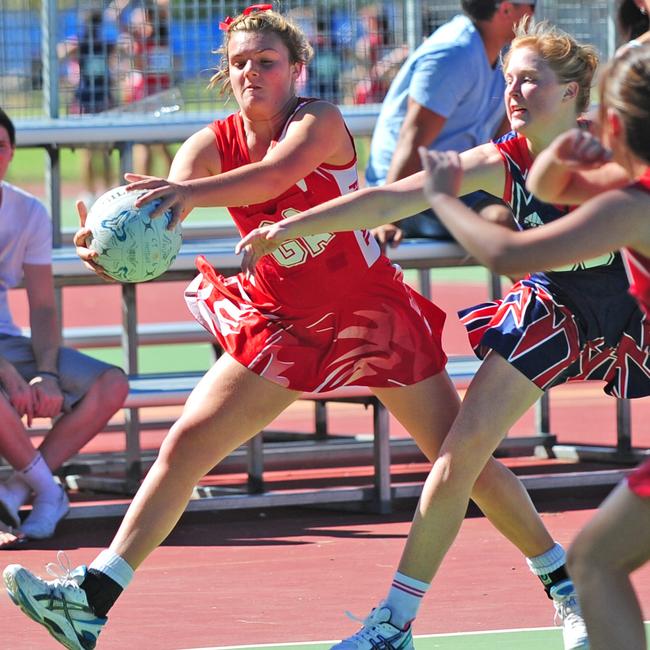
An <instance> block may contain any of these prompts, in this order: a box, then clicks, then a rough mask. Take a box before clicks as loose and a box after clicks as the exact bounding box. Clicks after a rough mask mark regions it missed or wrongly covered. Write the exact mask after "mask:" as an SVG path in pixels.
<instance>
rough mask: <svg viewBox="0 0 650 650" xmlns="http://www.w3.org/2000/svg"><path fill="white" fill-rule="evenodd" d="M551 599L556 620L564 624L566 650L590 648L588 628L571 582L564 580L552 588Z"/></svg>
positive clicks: (563, 632) (563, 636)
mask: <svg viewBox="0 0 650 650" xmlns="http://www.w3.org/2000/svg"><path fill="white" fill-rule="evenodd" d="M551 598H552V599H553V604H554V605H555V620H556V622H557V621H558V620H559V621H561V624H562V638H563V639H564V650H578V649H579V648H580V649H581V650H584V649H586V648H589V637H588V636H587V626H586V625H585V620H584V619H583V618H582V610H581V609H580V603H579V602H578V595H577V594H576V590H575V587H574V586H573V582H571V580H563V581H562V582H558V584H556V585H554V586H553V587H551Z"/></svg>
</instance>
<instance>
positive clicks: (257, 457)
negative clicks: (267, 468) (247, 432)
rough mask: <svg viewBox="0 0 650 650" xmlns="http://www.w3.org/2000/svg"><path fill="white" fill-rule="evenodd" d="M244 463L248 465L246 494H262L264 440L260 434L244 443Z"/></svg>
mask: <svg viewBox="0 0 650 650" xmlns="http://www.w3.org/2000/svg"><path fill="white" fill-rule="evenodd" d="M246 462H247V465H248V492H249V494H261V493H262V492H264V438H263V434H262V433H261V432H260V433H258V434H257V435H256V436H253V437H252V438H251V439H250V440H249V441H248V442H247V443H246Z"/></svg>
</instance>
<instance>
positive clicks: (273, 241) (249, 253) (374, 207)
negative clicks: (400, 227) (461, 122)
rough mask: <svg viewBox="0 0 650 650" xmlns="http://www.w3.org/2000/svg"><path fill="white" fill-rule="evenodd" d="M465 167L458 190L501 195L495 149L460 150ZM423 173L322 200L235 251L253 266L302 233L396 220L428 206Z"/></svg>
mask: <svg viewBox="0 0 650 650" xmlns="http://www.w3.org/2000/svg"><path fill="white" fill-rule="evenodd" d="M460 160H461V161H462V164H463V167H464V168H465V167H466V168H467V172H466V175H465V177H464V178H463V180H462V181H461V180H459V184H458V188H457V191H458V192H459V193H460V194H467V193H469V192H473V191H474V190H478V189H483V188H485V189H486V191H488V192H491V193H494V194H496V195H497V196H500V195H501V194H502V190H503V184H504V182H505V172H504V170H503V164H502V163H501V157H500V155H499V153H498V151H497V150H496V148H495V147H494V146H493V145H491V144H488V145H482V146H480V147H476V148H474V149H471V150H469V151H467V152H464V153H462V154H461V155H460ZM424 181H425V173H424V172H417V173H416V174H413V175H411V176H407V177H406V178H403V179H402V180H399V181H396V182H395V183H391V184H390V185H383V186H381V187H371V188H366V189H363V190H359V191H358V192H353V193H351V194H346V195H344V196H340V197H337V198H335V199H332V200H330V201H327V202H326V203H321V204H320V205H317V206H315V207H313V208H310V209H309V210H305V211H304V212H301V213H300V214H297V215H294V216H292V217H289V218H287V219H283V220H282V221H281V222H279V223H276V224H273V225H271V226H265V227H263V228H256V229H255V230H252V231H251V232H250V233H248V235H246V237H244V238H243V239H242V240H241V241H240V242H239V244H238V245H237V248H236V250H237V252H240V251H242V250H246V254H245V260H244V263H243V266H244V267H245V268H246V269H249V270H252V269H253V268H254V266H255V264H256V262H257V260H258V259H259V258H260V257H262V256H263V255H266V254H268V253H270V252H271V251H273V250H275V248H277V247H278V246H280V244H282V243H283V242H285V241H287V240H289V239H296V238H298V237H304V236H306V235H316V234H319V233H323V232H342V231H348V230H358V229H361V228H374V227H375V226H379V225H381V224H385V223H389V222H392V221H399V220H400V219H404V218H405V217H410V216H411V215H413V214H415V213H416V212H420V211H421V210H424V209H425V208H427V207H429V204H428V202H427V200H426V197H425V196H424V194H423V193H422V188H423V187H424Z"/></svg>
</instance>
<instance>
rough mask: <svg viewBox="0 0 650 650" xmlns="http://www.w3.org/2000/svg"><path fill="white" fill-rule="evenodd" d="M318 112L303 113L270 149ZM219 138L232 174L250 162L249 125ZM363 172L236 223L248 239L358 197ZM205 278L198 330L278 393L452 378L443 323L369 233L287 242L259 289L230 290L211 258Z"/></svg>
mask: <svg viewBox="0 0 650 650" xmlns="http://www.w3.org/2000/svg"><path fill="white" fill-rule="evenodd" d="M310 101H314V100H310V99H303V100H301V101H300V103H299V105H298V107H297V108H296V110H295V111H294V112H293V113H292V115H291V116H290V117H289V118H288V120H287V122H286V124H285V126H284V128H283V129H282V130H281V132H280V133H279V134H278V136H277V137H276V138H275V140H274V143H272V144H271V146H274V145H275V143H277V142H279V141H281V140H282V138H284V137H285V134H286V131H287V128H288V126H289V124H290V122H291V120H292V119H294V117H295V115H296V113H297V112H299V111H300V110H301V109H302V108H303V107H304V106H305V105H306V104H307V103H309V102H310ZM210 128H211V129H212V131H213V132H214V136H215V146H216V147H217V149H218V150H219V152H220V154H221V168H222V171H223V172H227V171H229V170H231V169H235V168H238V167H241V166H242V165H246V164H249V163H250V162H251V160H250V156H249V151H248V147H247V144H246V136H245V132H244V126H243V121H242V118H241V114H240V113H235V114H233V115H230V116H229V117H227V118H226V119H225V120H220V121H215V122H213V123H212V124H211V125H210ZM350 139H351V140H352V138H351V136H350ZM356 163H357V161H356V156H354V157H353V158H352V160H350V162H349V163H348V164H346V165H341V166H333V165H327V164H321V165H319V166H318V167H317V168H316V169H315V170H314V171H313V172H311V173H310V174H308V175H307V176H306V177H305V178H303V179H302V180H300V181H298V182H297V183H296V184H295V185H293V186H291V187H290V188H289V189H288V190H286V191H285V192H283V193H282V194H281V195H279V196H278V197H276V198H274V199H272V200H270V201H267V202H265V203H261V204H256V205H247V206H241V207H234V208H229V212H230V214H231V216H232V218H233V220H234V222H235V224H236V225H237V227H238V229H239V231H240V233H241V234H242V235H245V234H246V233H248V232H250V231H251V230H253V229H254V228H257V227H258V226H263V225H265V224H270V223H274V222H277V221H281V220H282V219H284V218H286V217H288V216H291V215H293V214H296V213H298V212H302V211H304V210H307V209H308V208H311V207H313V206H316V205H318V204H320V203H323V202H325V201H328V200H329V199H332V198H334V197H337V196H341V195H342V194H346V193H348V192H351V191H353V190H355V189H357V186H358V178H357V171H356ZM197 267H198V270H199V272H200V275H198V276H197V277H196V278H195V279H194V280H193V281H192V283H191V284H190V285H189V286H188V288H187V289H186V292H185V296H186V301H187V303H188V306H189V308H190V310H191V311H192V313H193V314H194V316H195V318H196V319H197V320H198V321H199V322H200V323H201V324H202V325H203V326H204V327H205V328H206V329H207V330H208V331H209V332H210V333H211V334H212V335H213V336H214V337H215V338H216V339H217V340H218V342H219V344H220V345H221V346H222V347H223V349H224V350H225V351H226V352H227V353H228V354H230V355H231V356H232V357H233V358H234V359H236V360H237V361H239V362H240V363H241V364H243V365H244V366H246V367H247V368H249V369H250V370H252V371H253V372H255V373H257V374H258V375H260V376H261V377H264V378H266V379H268V380H270V381H272V382H275V383H277V384H280V385H281V386H284V387H286V388H289V389H292V390H297V391H313V392H321V391H326V390H331V389H334V388H338V387H340V386H345V385H357V386H370V387H392V386H404V385H409V384H414V383H416V382H418V381H421V380H423V379H426V378H427V377H430V376H432V375H434V374H437V373H439V372H441V371H442V370H443V369H444V367H445V363H446V356H445V354H444V352H443V350H442V344H441V335H442V327H443V324H444V320H445V314H444V312H443V311H442V310H440V309H438V307H436V306H435V305H433V303H431V302H429V301H428V300H426V299H425V298H423V297H422V296H420V295H419V294H418V293H417V292H415V291H414V290H413V289H411V288H410V287H408V285H406V284H405V283H404V282H403V280H402V273H401V271H400V270H399V268H397V267H395V266H393V265H392V264H391V263H390V261H389V260H388V258H386V257H385V256H383V255H382V254H381V252H380V250H379V247H378V245H377V243H376V241H375V240H374V238H373V237H372V236H371V234H370V233H369V232H367V231H365V230H356V231H349V232H341V233H325V234H321V235H315V236H308V237H304V238H299V239H294V240H290V241H287V242H285V243H284V244H283V245H282V246H281V247H279V248H278V249H277V250H276V251H274V253H273V254H271V255H267V256H265V257H263V258H262V259H261V260H260V261H259V262H258V264H257V267H256V270H255V275H254V277H252V278H248V277H246V276H245V275H244V274H242V273H239V274H238V275H235V276H232V277H228V278H226V277H224V276H222V275H221V274H220V273H218V272H217V271H216V270H215V269H214V268H213V267H212V266H211V265H210V264H209V263H208V262H207V261H206V260H205V259H204V258H202V257H199V258H198V259H197Z"/></svg>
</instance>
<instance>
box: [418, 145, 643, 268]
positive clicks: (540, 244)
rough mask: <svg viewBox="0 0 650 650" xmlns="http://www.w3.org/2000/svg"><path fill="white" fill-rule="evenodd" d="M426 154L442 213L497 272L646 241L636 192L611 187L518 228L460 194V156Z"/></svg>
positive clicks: (431, 189) (430, 191)
mask: <svg viewBox="0 0 650 650" xmlns="http://www.w3.org/2000/svg"><path fill="white" fill-rule="evenodd" d="M420 153H421V156H422V164H423V166H424V168H425V170H426V173H427V181H426V184H425V195H426V196H427V198H428V200H429V202H430V204H431V206H432V207H433V209H434V210H435V212H436V214H437V215H438V217H439V218H440V220H441V221H442V223H443V224H444V225H445V226H446V227H447V228H448V229H449V231H450V232H451V233H452V235H453V236H454V237H455V239H456V240H457V241H458V242H459V243H460V244H461V245H462V246H463V247H464V248H465V249H466V250H467V252H468V253H470V254H471V255H472V256H473V257H475V258H476V259H477V260H478V261H479V262H480V263H481V264H483V265H484V266H486V267H488V268H490V269H492V270H493V271H495V272H497V273H501V274H503V275H520V274H524V273H527V272H532V271H543V270H545V269H549V268H556V267H559V266H562V265H566V264H571V263H575V262H579V261H581V260H586V259H591V258H595V257H598V256H599V255H603V254H606V253H608V252H610V251H612V250H617V249H619V248H621V247H623V246H635V245H639V244H640V236H639V234H638V233H639V232H641V231H643V227H642V224H643V223H644V206H643V203H642V202H641V201H639V200H638V198H636V197H635V196H634V193H633V192H632V191H629V190H611V191H609V192H606V193H603V194H602V195H599V196H597V197H595V198H593V199H591V200H590V201H589V202H587V203H585V204H584V205H583V206H581V207H579V208H577V209H576V210H574V211H573V212H571V213H570V214H568V215H566V216H565V217H563V218H562V219H557V220H556V221H554V222H553V223H550V224H547V225H544V226H541V227H539V228H533V229H531V230H526V231H523V232H514V231H511V230H508V229H506V228H503V227H501V226H499V225H497V224H494V223H490V222H488V221H486V220H484V219H482V218H481V217H480V216H479V215H478V214H476V212H474V211H473V210H471V209H470V208H468V207H467V206H465V205H464V204H463V203H461V202H460V201H459V200H458V199H457V198H456V197H455V195H454V191H455V187H456V184H457V183H458V176H459V174H460V173H462V171H461V169H460V164H459V161H458V154H455V153H453V152H432V153H429V152H427V151H426V150H425V149H423V150H421V152H420ZM645 222H647V217H645ZM648 240H650V236H648ZM641 250H643V249H641Z"/></svg>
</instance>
